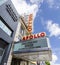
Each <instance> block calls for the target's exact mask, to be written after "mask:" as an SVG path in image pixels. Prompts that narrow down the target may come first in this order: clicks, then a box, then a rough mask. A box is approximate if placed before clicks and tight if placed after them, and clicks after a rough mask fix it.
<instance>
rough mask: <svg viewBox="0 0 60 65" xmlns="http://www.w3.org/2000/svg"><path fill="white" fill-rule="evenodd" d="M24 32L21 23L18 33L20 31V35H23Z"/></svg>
mask: <svg viewBox="0 0 60 65" xmlns="http://www.w3.org/2000/svg"><path fill="white" fill-rule="evenodd" d="M24 32H25V30H24V28H23V26H22V25H21V28H20V33H21V35H22V36H24Z"/></svg>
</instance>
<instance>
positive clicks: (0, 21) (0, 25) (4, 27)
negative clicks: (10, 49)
mask: <svg viewBox="0 0 60 65" xmlns="http://www.w3.org/2000/svg"><path fill="white" fill-rule="evenodd" d="M0 28H1V29H2V30H3V31H4V32H5V33H6V34H8V35H9V36H12V32H13V31H12V30H11V29H10V28H9V27H8V25H7V24H6V23H5V21H4V20H3V19H2V18H1V17H0Z"/></svg>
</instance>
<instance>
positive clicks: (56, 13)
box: [12, 0, 60, 65]
mask: <svg viewBox="0 0 60 65" xmlns="http://www.w3.org/2000/svg"><path fill="white" fill-rule="evenodd" d="M12 2H13V4H14V5H15V7H16V9H17V11H18V13H19V14H20V15H22V14H24V13H26V14H30V13H33V21H34V22H33V33H39V32H46V34H47V35H48V36H49V39H50V45H51V48H52V57H53V59H52V62H51V65H60V0H12ZM16 5H17V6H16Z"/></svg>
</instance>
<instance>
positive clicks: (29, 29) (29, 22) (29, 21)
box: [27, 14, 33, 33]
mask: <svg viewBox="0 0 60 65" xmlns="http://www.w3.org/2000/svg"><path fill="white" fill-rule="evenodd" d="M28 18H29V19H28V28H27V29H28V31H29V32H30V33H31V32H32V20H33V14H30V15H29V17H28Z"/></svg>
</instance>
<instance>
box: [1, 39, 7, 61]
mask: <svg viewBox="0 0 60 65" xmlns="http://www.w3.org/2000/svg"><path fill="white" fill-rule="evenodd" d="M6 47H7V43H6V42H5V41H4V40H3V39H1V38H0V62H1V60H2V58H3V56H4V53H5V49H6Z"/></svg>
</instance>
